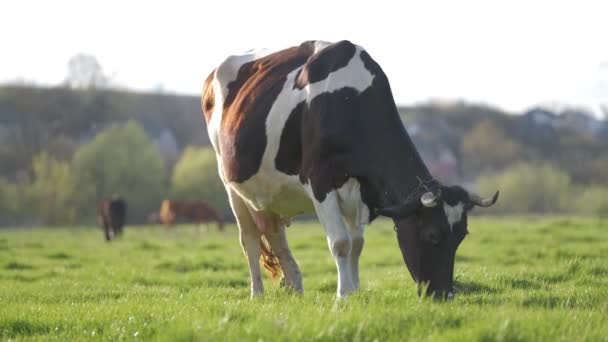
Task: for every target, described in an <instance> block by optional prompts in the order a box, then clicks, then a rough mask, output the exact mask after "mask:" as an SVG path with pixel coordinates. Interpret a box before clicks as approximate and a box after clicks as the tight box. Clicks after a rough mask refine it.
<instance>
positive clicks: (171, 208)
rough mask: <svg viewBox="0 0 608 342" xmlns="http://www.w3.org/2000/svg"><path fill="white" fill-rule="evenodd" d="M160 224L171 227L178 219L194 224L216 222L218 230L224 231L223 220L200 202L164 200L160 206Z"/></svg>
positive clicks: (205, 204) (214, 211) (213, 210)
mask: <svg viewBox="0 0 608 342" xmlns="http://www.w3.org/2000/svg"><path fill="white" fill-rule="evenodd" d="M159 213H160V215H159V216H160V222H161V223H163V224H166V225H168V226H169V225H172V224H173V223H174V222H175V220H176V219H177V218H178V217H184V218H187V219H190V220H191V221H193V222H194V223H196V224H201V223H207V222H217V226H218V230H219V231H223V230H224V220H222V217H221V215H220V214H219V213H218V212H217V211H216V210H215V209H213V208H212V207H211V206H209V205H208V204H207V203H205V202H202V201H175V200H168V199H166V200H164V201H163V202H162V203H161V205H160V212H159Z"/></svg>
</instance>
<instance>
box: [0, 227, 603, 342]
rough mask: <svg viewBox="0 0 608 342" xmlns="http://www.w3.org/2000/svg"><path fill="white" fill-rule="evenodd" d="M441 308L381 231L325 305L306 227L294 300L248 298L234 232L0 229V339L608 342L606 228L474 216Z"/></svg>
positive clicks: (300, 238)
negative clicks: (343, 292) (339, 293)
mask: <svg viewBox="0 0 608 342" xmlns="http://www.w3.org/2000/svg"><path fill="white" fill-rule="evenodd" d="M469 228H470V231H471V234H470V235H469V236H468V238H467V239H466V240H465V242H464V243H463V245H462V246H461V248H460V249H459V251H458V255H457V261H456V271H455V274H456V277H457V279H458V280H457V288H458V289H459V291H458V293H457V295H456V298H455V300H454V301H452V302H448V303H437V302H434V301H431V300H425V299H421V298H419V297H418V296H417V295H416V288H415V285H414V283H413V281H412V280H411V278H410V276H409V273H408V272H407V270H406V268H405V266H404V265H403V262H402V260H401V255H400V252H399V249H398V247H397V242H396V238H395V233H394V231H393V230H392V226H391V225H390V224H389V222H388V221H379V222H377V223H374V225H372V226H371V227H369V228H368V230H367V233H366V246H365V249H364V251H363V255H362V259H361V284H362V290H361V291H360V292H359V293H357V294H355V295H353V296H352V297H350V298H348V299H346V300H341V301H336V300H335V288H336V269H335V266H334V264H333V260H332V259H331V257H330V254H329V251H328V249H327V247H326V242H325V237H324V234H323V230H322V228H321V227H320V226H319V225H318V224H316V223H299V222H296V223H294V224H293V225H292V226H291V227H290V228H288V230H289V233H288V234H289V235H288V236H289V241H290V244H291V247H292V250H293V252H294V254H295V257H296V259H297V260H298V262H299V263H300V266H301V269H302V272H303V275H304V288H305V293H304V295H303V296H295V295H290V294H288V293H285V292H284V291H283V290H281V289H280V288H278V287H277V286H275V285H273V284H272V283H271V281H270V280H268V278H266V279H265V285H266V295H265V296H264V297H263V298H259V299H255V300H251V299H249V276H248V269H247V266H246V263H245V258H244V257H243V255H242V253H241V250H240V246H239V243H238V238H237V233H236V229H235V227H234V226H231V227H228V231H227V233H225V234H223V235H222V234H219V233H217V232H215V231H212V232H210V233H206V232H204V231H203V233H201V234H200V236H197V235H196V234H195V233H194V232H193V230H192V228H191V227H189V226H183V227H180V228H179V231H178V232H177V233H167V232H166V231H165V230H164V229H162V228H161V227H148V228H134V227H127V230H126V234H125V236H124V238H123V239H122V240H120V241H115V242H112V243H109V244H108V243H106V242H105V241H103V240H102V233H101V231H99V230H97V229H93V228H86V229H85V228H79V229H75V228H74V229H50V228H48V229H23V230H16V229H15V230H11V229H9V230H0V339H2V340H9V339H10V340H15V339H16V340H19V339H44V340H46V339H55V340H60V341H76V340H89V339H95V340H112V341H113V340H118V339H126V340H132V339H142V340H146V341H148V340H171V341H180V340H224V341H234V340H238V341H241V340H246V341H249V340H255V341H257V340H266V341H268V340H283V341H296V340H306V341H309V340H325V341H327V340H341V341H342V340H348V341H351V340H353V341H372V340H378V341H391V340H392V341H403V340H414V341H421V340H439V341H443V340H448V341H474V340H481V341H494V340H501V341H520V340H522V341H539V340H544V341H558V340H562V341H583V340H589V341H608V223H604V224H602V225H600V224H599V223H598V222H597V220H592V219H576V218H542V219H541V218H519V219H515V218H510V219H503V218H474V219H472V220H470V223H469Z"/></svg>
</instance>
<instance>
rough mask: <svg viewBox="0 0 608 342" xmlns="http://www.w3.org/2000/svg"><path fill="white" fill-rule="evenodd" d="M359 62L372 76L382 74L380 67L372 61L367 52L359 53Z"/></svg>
mask: <svg viewBox="0 0 608 342" xmlns="http://www.w3.org/2000/svg"><path fill="white" fill-rule="evenodd" d="M361 60H362V61H363V66H365V69H367V70H368V71H369V72H370V73H371V74H372V75H378V74H380V73H382V69H381V68H380V65H379V64H378V63H376V61H374V60H373V59H372V57H371V56H370V55H369V53H367V51H365V50H363V51H361Z"/></svg>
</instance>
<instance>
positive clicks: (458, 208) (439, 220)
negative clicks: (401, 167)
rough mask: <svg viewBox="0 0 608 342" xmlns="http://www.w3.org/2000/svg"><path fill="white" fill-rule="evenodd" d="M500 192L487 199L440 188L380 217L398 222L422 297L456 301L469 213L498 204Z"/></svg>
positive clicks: (399, 236) (399, 235)
mask: <svg viewBox="0 0 608 342" xmlns="http://www.w3.org/2000/svg"><path fill="white" fill-rule="evenodd" d="M497 199H498V191H497V192H496V193H495V194H494V196H492V197H491V198H486V199H483V198H481V197H479V196H478V195H476V194H472V193H469V192H467V191H466V190H464V189H463V188H461V187H459V186H451V187H446V186H440V187H438V189H437V190H435V191H434V192H426V193H423V194H422V195H420V196H415V197H414V198H413V199H411V200H409V201H408V202H407V203H402V204H400V205H397V206H394V207H390V208H383V209H379V210H378V214H380V215H383V216H388V217H391V218H392V219H393V220H394V221H395V227H396V230H397V240H398V241H399V248H401V253H402V254H403V260H404V261H405V264H406V265H407V267H408V269H409V271H410V273H411V275H412V277H413V278H414V280H415V281H416V283H418V286H419V293H420V291H421V289H422V288H423V287H424V286H426V291H427V292H426V294H427V295H434V296H435V298H450V299H451V298H452V297H453V296H454V291H453V278H454V258H455V256H456V249H457V248H458V246H459V245H460V243H461V242H462V240H464V238H465V236H466V235H467V233H468V231H467V213H468V212H469V211H470V210H472V209H473V208H474V207H475V206H479V207H489V206H491V205H493V204H494V203H496V200H497Z"/></svg>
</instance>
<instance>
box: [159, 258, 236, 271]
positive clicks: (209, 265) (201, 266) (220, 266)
mask: <svg viewBox="0 0 608 342" xmlns="http://www.w3.org/2000/svg"><path fill="white" fill-rule="evenodd" d="M242 267H243V266H242V265H237V264H230V263H226V262H225V261H222V260H216V261H215V262H210V261H202V262H199V263H194V262H192V261H189V260H179V261H177V262H171V261H167V262H163V263H160V264H158V265H156V269H159V270H168V271H173V272H176V273H189V272H196V271H202V270H207V271H214V272H217V271H235V270H240V269H241V268H242Z"/></svg>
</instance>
